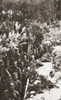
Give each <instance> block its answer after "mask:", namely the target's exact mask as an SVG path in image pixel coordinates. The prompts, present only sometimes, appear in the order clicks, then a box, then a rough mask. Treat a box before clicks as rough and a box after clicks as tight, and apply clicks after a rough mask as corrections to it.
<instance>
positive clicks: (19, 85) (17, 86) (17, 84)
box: [13, 72, 22, 96]
mask: <svg viewBox="0 0 61 100" xmlns="http://www.w3.org/2000/svg"><path fill="white" fill-rule="evenodd" d="M13 82H14V85H15V90H16V91H18V92H19V94H20V96H21V92H22V82H21V81H20V80H18V74H17V73H15V72H14V73H13Z"/></svg>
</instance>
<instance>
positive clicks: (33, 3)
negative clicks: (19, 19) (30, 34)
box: [0, 0, 61, 21]
mask: <svg viewBox="0 0 61 100" xmlns="http://www.w3.org/2000/svg"><path fill="white" fill-rule="evenodd" d="M2 1H3V0H0V5H1V6H0V9H7V10H8V9H12V10H14V11H15V10H21V12H22V14H23V17H24V18H27V19H37V20H43V21H47V20H54V19H55V18H58V20H60V19H61V0H23V2H21V1H19V2H15V3H14V2H6V3H5V2H3V3H2Z"/></svg>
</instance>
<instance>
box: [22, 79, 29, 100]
mask: <svg viewBox="0 0 61 100" xmlns="http://www.w3.org/2000/svg"><path fill="white" fill-rule="evenodd" d="M28 85H29V78H28V79H27V82H26V87H25V93H24V98H23V100H25V99H26V96H27V89H28Z"/></svg>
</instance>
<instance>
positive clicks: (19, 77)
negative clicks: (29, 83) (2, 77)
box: [12, 61, 22, 80]
mask: <svg viewBox="0 0 61 100" xmlns="http://www.w3.org/2000/svg"><path fill="white" fill-rule="evenodd" d="M14 72H16V73H17V74H18V79H19V80H22V72H21V69H20V68H18V66H17V61H14V65H13V67H12V74H13V73H14Z"/></svg>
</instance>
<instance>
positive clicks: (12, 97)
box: [3, 82, 21, 100]
mask: <svg viewBox="0 0 61 100" xmlns="http://www.w3.org/2000/svg"><path fill="white" fill-rule="evenodd" d="M3 100H21V98H20V95H19V92H18V91H16V90H15V89H14V83H12V82H11V83H10V84H9V87H8V89H7V90H5V91H4V97H3Z"/></svg>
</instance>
